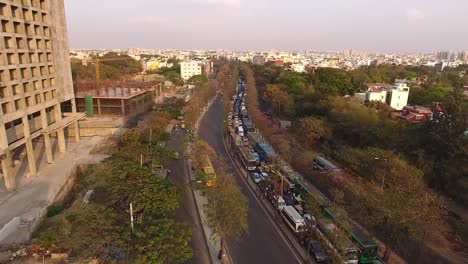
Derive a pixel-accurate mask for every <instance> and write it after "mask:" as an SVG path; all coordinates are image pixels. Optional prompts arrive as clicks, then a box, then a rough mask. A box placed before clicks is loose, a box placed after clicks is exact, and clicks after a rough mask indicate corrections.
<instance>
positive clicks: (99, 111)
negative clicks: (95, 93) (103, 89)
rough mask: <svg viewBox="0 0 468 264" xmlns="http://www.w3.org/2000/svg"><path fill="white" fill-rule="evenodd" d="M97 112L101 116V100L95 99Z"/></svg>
mask: <svg viewBox="0 0 468 264" xmlns="http://www.w3.org/2000/svg"><path fill="white" fill-rule="evenodd" d="M97 112H98V115H101V99H97Z"/></svg>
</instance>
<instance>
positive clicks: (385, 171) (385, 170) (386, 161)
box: [374, 157, 388, 190]
mask: <svg viewBox="0 0 468 264" xmlns="http://www.w3.org/2000/svg"><path fill="white" fill-rule="evenodd" d="M374 160H384V161H385V167H384V173H383V177H382V190H383V188H384V184H385V174H386V173H387V163H388V159H386V158H385V159H382V158H379V157H375V158H374Z"/></svg>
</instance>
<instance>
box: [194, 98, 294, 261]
mask: <svg viewBox="0 0 468 264" xmlns="http://www.w3.org/2000/svg"><path fill="white" fill-rule="evenodd" d="M199 136H200V138H201V139H203V140H205V141H206V142H208V144H210V145H211V147H212V148H213V149H214V150H215V151H216V153H217V154H218V155H219V156H220V157H221V158H222V159H223V160H224V161H225V162H226V164H227V165H228V167H229V170H230V172H231V173H233V174H234V175H235V176H236V180H237V182H238V184H239V186H240V188H241V191H242V192H243V193H244V195H245V196H246V197H247V199H248V201H249V208H248V224H249V232H248V234H244V235H243V236H242V237H241V238H240V239H239V241H237V242H236V241H228V250H229V253H230V255H231V258H232V260H233V262H234V263H242V264H250V263H252V264H253V263H269V264H271V263H281V264H284V263H287V264H289V263H298V260H297V259H296V257H295V256H294V254H293V252H292V251H291V249H290V248H289V246H288V245H287V244H286V242H285V241H284V240H283V238H282V237H281V235H280V233H279V231H278V230H277V229H276V227H275V224H274V223H273V222H272V221H270V220H269V218H268V215H267V214H266V213H265V211H263V209H262V207H261V205H260V204H259V202H258V201H257V200H256V199H255V197H254V194H252V193H251V192H250V190H249V188H248V187H247V185H246V183H245V182H244V181H243V180H242V179H240V177H241V176H240V175H239V174H238V173H237V171H235V170H234V169H233V166H234V165H233V164H232V161H231V160H230V159H229V157H228V154H227V152H226V149H225V147H224V143H223V111H222V104H221V101H220V98H219V97H218V99H216V101H215V102H214V103H213V105H212V106H211V107H210V109H209V110H208V112H207V113H206V114H205V116H204V118H203V119H202V121H201V124H200V132H199ZM215 169H216V168H215Z"/></svg>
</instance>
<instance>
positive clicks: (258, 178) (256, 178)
mask: <svg viewBox="0 0 468 264" xmlns="http://www.w3.org/2000/svg"><path fill="white" fill-rule="evenodd" d="M250 177H252V180H253V181H254V182H255V183H259V182H261V181H262V177H261V176H260V174H258V173H257V172H252V173H251V174H250Z"/></svg>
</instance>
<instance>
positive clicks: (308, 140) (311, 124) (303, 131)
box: [297, 117, 330, 148]
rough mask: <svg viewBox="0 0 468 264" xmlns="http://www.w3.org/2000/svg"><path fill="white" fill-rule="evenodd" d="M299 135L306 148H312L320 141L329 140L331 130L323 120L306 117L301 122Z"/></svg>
mask: <svg viewBox="0 0 468 264" xmlns="http://www.w3.org/2000/svg"><path fill="white" fill-rule="evenodd" d="M297 134H298V136H299V138H300V139H301V142H303V143H304V144H305V146H306V148H311V147H312V146H314V145H315V144H316V143H317V142H318V141H319V140H321V139H325V138H328V137H329V136H330V129H329V128H328V127H327V124H326V123H325V122H324V121H323V120H321V119H318V118H315V117H306V118H303V119H301V120H300V125H299V128H298V129H297Z"/></svg>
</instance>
